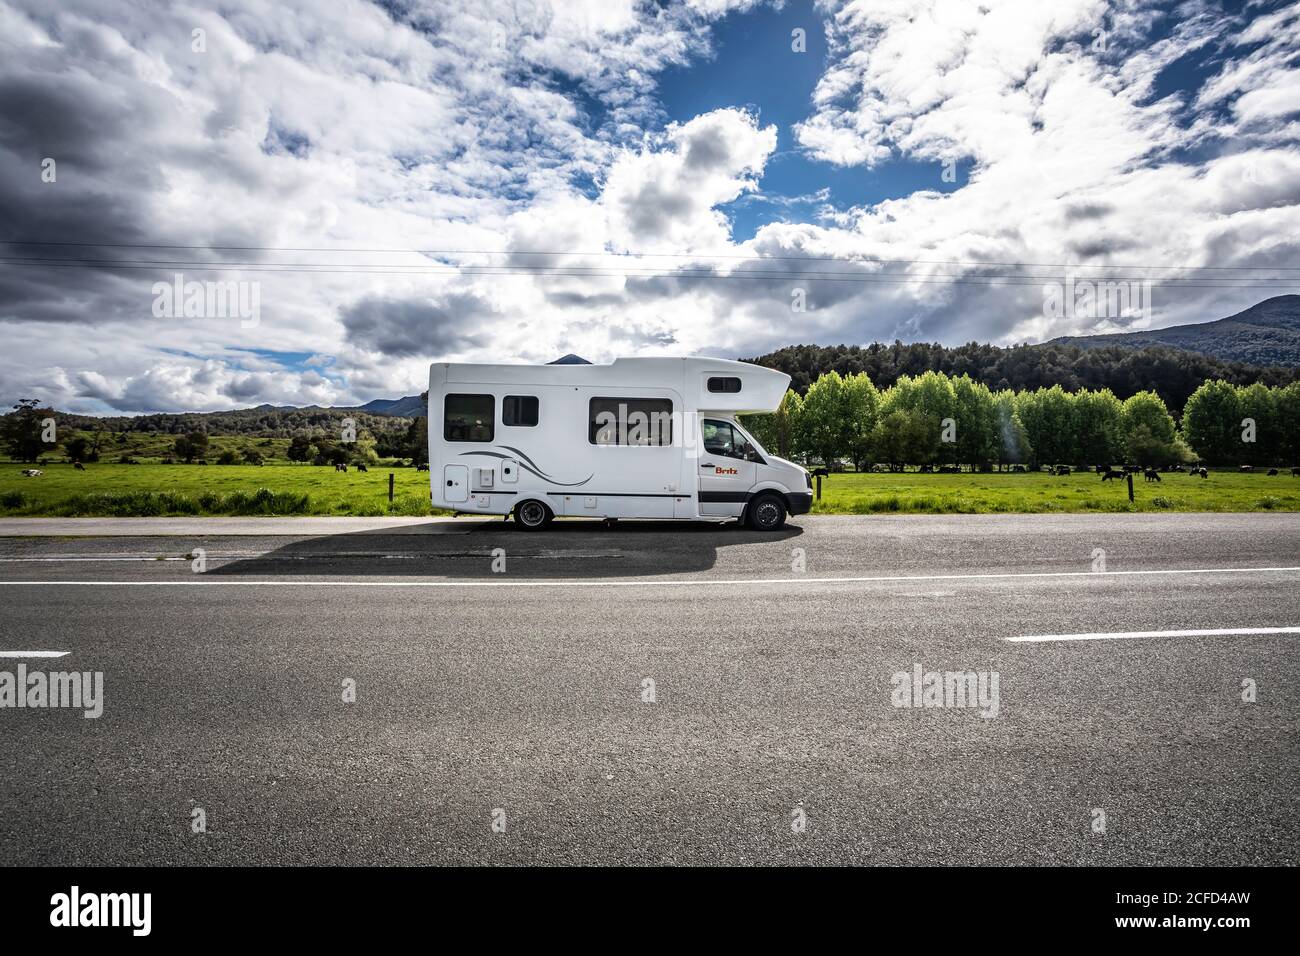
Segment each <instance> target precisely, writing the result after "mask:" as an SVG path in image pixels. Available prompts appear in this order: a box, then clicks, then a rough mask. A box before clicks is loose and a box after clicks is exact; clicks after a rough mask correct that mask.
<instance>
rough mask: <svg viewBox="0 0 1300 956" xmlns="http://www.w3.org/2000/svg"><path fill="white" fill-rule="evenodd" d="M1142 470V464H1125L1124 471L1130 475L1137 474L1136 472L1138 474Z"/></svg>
mask: <svg viewBox="0 0 1300 956" xmlns="http://www.w3.org/2000/svg"><path fill="white" fill-rule="evenodd" d="M1141 470H1142V466H1141V465H1125V466H1124V473H1125V474H1128V475H1136V474H1137V473H1138V472H1139V471H1141Z"/></svg>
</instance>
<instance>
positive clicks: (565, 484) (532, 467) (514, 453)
mask: <svg viewBox="0 0 1300 956" xmlns="http://www.w3.org/2000/svg"><path fill="white" fill-rule="evenodd" d="M499 447H501V448H504V449H505V450H506V451H508V452H511V454H509V455H503V454H501V452H497V451H463V452H461V453H460V457H461V458H465V457H466V456H471V455H486V456H487V457H489V458H500V459H501V460H502V461H504V460H505V459H507V458H515V459H518V460H519V467H520V468H522V469H523V470H524V471H526V472H529V473H530V474H533V475H536V476H537V477H538V478H540V479H542V481H548V482H550V483H551V484H553V485H559V486H560V487H562V488H579V487H581V486H582V485H585V484H586V483H587V482H589V481H591V479H592V478H594V477H596V476H595V474H590V475H588V476H587V477H586V478H584V479H582V481H560V480H559V479H558V478H552V477H551V476H550V475H548V474H547V473H546V472H544V471H542V469H541V466H540V465H538V464H537V462H535V461H533V460H532V459H531V458H529V457H528V456H527V455H525V454H524V453H523V452H522V451H520V450H519V449H518V448H512V447H510V446H509V445H501V446H499Z"/></svg>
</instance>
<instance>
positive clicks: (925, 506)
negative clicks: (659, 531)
mask: <svg viewBox="0 0 1300 956" xmlns="http://www.w3.org/2000/svg"><path fill="white" fill-rule="evenodd" d="M25 467H28V466H24V465H20V464H18V463H15V462H10V463H4V464H0V516H40V515H44V516H54V517H75V516H83V515H84V516H114V515H118V516H124V517H125V516H131V515H197V514H208V515H294V514H298V515H424V514H437V513H440V512H435V511H434V510H433V509H431V508H430V506H429V474H428V472H422V471H416V470H415V469H414V468H389V467H384V466H372V468H371V470H370V471H369V472H365V473H361V472H358V471H356V470H355V469H351V470H349V471H348V472H347V473H346V474H345V473H342V472H336V471H335V470H334V469H333V468H332V467H315V466H312V465H296V464H288V463H274V464H268V465H265V466H262V467H257V466H253V465H203V466H200V465H156V464H140V465H118V464H103V463H100V464H93V465H87V466H86V471H84V472H78V471H75V470H74V469H73V468H72V466H71V465H65V464H51V465H44V466H40V467H41V470H42V471H43V472H44V474H43V475H41V476H40V477H39V478H26V477H24V476H23V475H22V469H23V468H25ZM389 472H392V474H393V475H395V476H396V485H395V495H394V501H392V502H391V503H390V502H389V501H388V475H389ZM1162 478H1163V481H1161V482H1160V483H1158V484H1157V483H1154V482H1153V483H1148V482H1146V481H1144V480H1143V479H1142V476H1141V475H1138V476H1137V480H1136V481H1135V482H1134V490H1135V495H1136V499H1137V500H1136V501H1135V502H1134V503H1133V504H1129V500H1128V490H1127V486H1126V485H1125V484H1124V483H1123V482H1118V481H1108V482H1105V483H1104V484H1103V483H1102V481H1101V479H1100V478H1099V477H1098V476H1097V475H1094V474H1091V473H1084V472H1080V473H1076V474H1072V475H1068V476H1065V477H1062V478H1056V477H1053V476H1051V475H1045V474H963V475H921V474H917V473H915V472H908V473H906V474H852V473H849V474H836V475H832V476H831V477H830V478H827V479H824V480H823V485H822V499H821V500H820V501H818V502H816V503H815V504H814V506H813V512H814V513H816V514H890V513H904V514H987V513H1036V512H1089V511H1300V478H1293V477H1291V475H1290V473H1289V471H1284V472H1283V473H1282V474H1281V475H1278V476H1276V477H1272V478H1270V477H1268V476H1267V475H1266V474H1264V472H1255V473H1253V474H1244V475H1243V474H1239V473H1237V472H1235V471H1223V472H1211V473H1210V477H1209V478H1208V479H1201V478H1193V477H1190V476H1188V475H1185V474H1180V473H1169V474H1165V475H1163V476H1162Z"/></svg>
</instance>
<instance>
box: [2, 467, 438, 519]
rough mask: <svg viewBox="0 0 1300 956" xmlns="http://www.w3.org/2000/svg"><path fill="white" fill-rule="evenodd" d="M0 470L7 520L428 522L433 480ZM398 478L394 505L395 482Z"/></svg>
mask: <svg viewBox="0 0 1300 956" xmlns="http://www.w3.org/2000/svg"><path fill="white" fill-rule="evenodd" d="M26 467H30V466H26V465H19V464H16V463H7V464H3V465H0V515H4V516H19V515H28V516H32V515H46V516H56V517H76V516H82V515H84V516H113V515H118V516H123V517H126V516H131V515H197V514H207V515H259V514H265V515H424V514H434V513H435V512H433V511H432V510H431V509H430V507H429V473H428V472H427V471H416V470H415V469H414V468H388V467H384V466H381V465H374V466H371V469H370V471H368V472H358V471H357V470H356V469H355V468H350V469H348V471H347V472H346V473H344V472H337V471H335V470H334V468H333V467H332V466H324V467H317V466H314V465H299V464H288V463H283V464H280V463H276V464H268V465H262V466H256V465H152V464H140V465H118V464H103V463H98V464H93V465H87V466H86V470H85V471H76V470H75V469H73V467H72V466H71V465H65V464H50V465H40V466H37V467H39V468H40V470H41V471H43V472H44V474H42V475H41V476H40V477H39V478H27V477H24V476H23V474H22V470H23V469H24V468H26ZM390 472H391V473H392V474H393V475H394V476H395V483H394V500H393V501H392V502H391V503H390V502H389V500H388V475H389V473H390Z"/></svg>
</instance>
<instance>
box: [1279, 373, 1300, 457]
mask: <svg viewBox="0 0 1300 956" xmlns="http://www.w3.org/2000/svg"><path fill="white" fill-rule="evenodd" d="M1274 402H1275V404H1276V407H1277V430H1278V434H1279V435H1280V436H1281V456H1282V462H1283V464H1287V465H1292V466H1295V465H1300V382H1292V383H1291V384H1290V385H1288V386H1286V388H1279V389H1277V390H1276V391H1275V394H1274Z"/></svg>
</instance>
